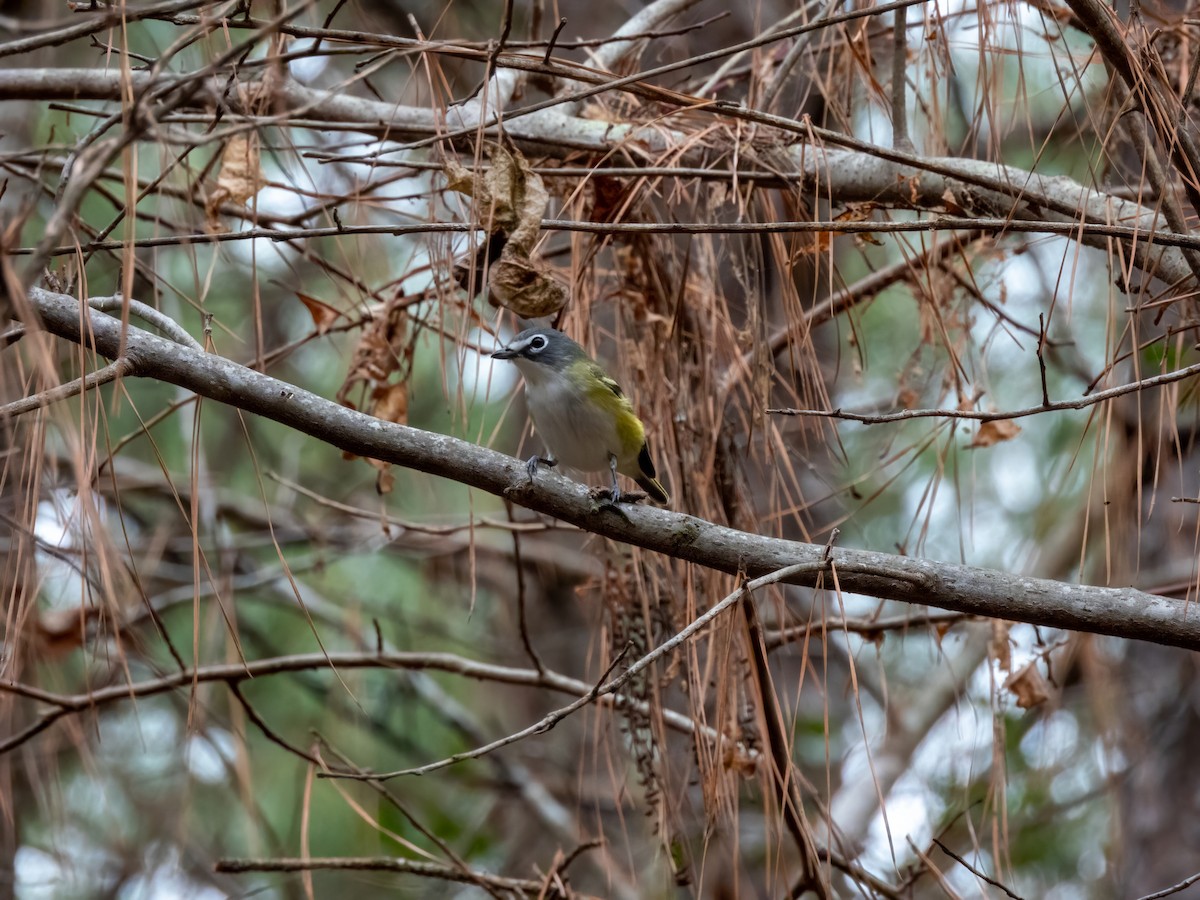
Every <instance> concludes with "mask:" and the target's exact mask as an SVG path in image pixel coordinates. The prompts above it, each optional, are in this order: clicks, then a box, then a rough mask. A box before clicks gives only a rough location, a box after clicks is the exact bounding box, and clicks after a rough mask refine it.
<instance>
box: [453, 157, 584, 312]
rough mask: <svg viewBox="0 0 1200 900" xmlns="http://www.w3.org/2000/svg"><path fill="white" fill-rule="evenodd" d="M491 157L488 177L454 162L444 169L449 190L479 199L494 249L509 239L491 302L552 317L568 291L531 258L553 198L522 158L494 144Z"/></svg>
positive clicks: (494, 273) (494, 270)
mask: <svg viewBox="0 0 1200 900" xmlns="http://www.w3.org/2000/svg"><path fill="white" fill-rule="evenodd" d="M488 155H489V157H490V158H491V166H490V167H489V168H488V169H487V170H486V171H484V172H471V171H470V170H468V169H466V168H465V167H463V166H462V165H460V164H459V163H458V162H457V161H455V160H453V159H451V160H447V162H446V167H445V169H446V183H447V186H448V187H449V188H450V189H451V190H454V191H458V192H459V193H461V194H466V195H467V196H469V197H473V198H474V200H475V205H476V207H477V209H478V210H479V213H480V217H481V218H482V219H483V222H484V227H485V228H486V229H487V231H488V235H489V247H490V248H494V244H495V237H496V235H498V234H499V235H503V236H505V237H506V239H507V240H506V241H505V242H504V245H503V246H504V249H503V251H502V252H501V253H500V256H499V260H498V261H496V262H495V263H494V265H492V266H491V268H490V271H489V276H490V277H489V281H488V286H489V288H490V293H489V299H490V300H491V302H493V303H495V304H497V305H500V306H503V307H505V308H507V309H510V310H512V311H513V312H515V313H516V314H517V315H519V316H521V317H523V318H527V319H535V318H539V317H542V316H549V315H552V314H553V313H556V312H558V311H559V310H560V309H562V308H563V307H564V306H565V305H566V303H567V298H568V294H567V289H566V287H565V286H564V285H563V284H562V283H561V282H559V281H558V280H557V279H556V278H554V276H553V268H552V267H551V266H549V265H547V264H546V263H543V262H539V261H538V260H535V259H534V258H533V257H532V253H533V247H534V244H535V243H536V242H537V238H538V234H540V232H541V228H542V216H543V215H544V214H545V212H546V206H547V205H548V204H549V202H550V195H549V193H548V192H547V191H546V186H545V184H544V183H543V182H542V179H541V177H540V176H539V175H538V174H537V173H536V172H534V171H533V169H532V168H531V167H530V165H529V162H528V161H527V160H526V159H525V157H524V156H522V155H521V154H519V153H510V152H509V151H508V150H506V149H505V148H503V147H500V146H497V145H490V146H489V148H488ZM489 259H495V255H494V252H493V253H489Z"/></svg>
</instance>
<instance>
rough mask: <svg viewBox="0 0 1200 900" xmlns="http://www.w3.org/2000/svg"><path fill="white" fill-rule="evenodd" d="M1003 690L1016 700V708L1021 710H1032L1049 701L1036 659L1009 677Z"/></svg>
mask: <svg viewBox="0 0 1200 900" xmlns="http://www.w3.org/2000/svg"><path fill="white" fill-rule="evenodd" d="M1004 688H1005V690H1008V691H1011V692H1012V695H1013V696H1014V697H1016V698H1017V706H1019V707H1020V708H1021V709H1033V708H1034V707H1035V706H1040V705H1041V704H1043V703H1045V702H1046V701H1047V700H1049V699H1050V689H1049V688H1048V687H1047V685H1046V679H1045V677H1043V675H1042V672H1041V669H1039V668H1038V665H1037V660H1036V659H1035V660H1032V661H1031V662H1030V663H1029V664H1028V665H1026V666H1024V667H1023V668H1021V669H1020V671H1017V672H1014V673H1013V674H1012V675H1010V676H1009V677H1008V680H1006V681H1005V682H1004Z"/></svg>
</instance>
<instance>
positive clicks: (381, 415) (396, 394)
mask: <svg viewBox="0 0 1200 900" xmlns="http://www.w3.org/2000/svg"><path fill="white" fill-rule="evenodd" d="M369 411H370V413H371V415H373V416H374V417H375V418H377V419H383V420H384V421H385V422H395V423H396V424H397V425H405V424H407V423H408V382H407V381H398V382H396V383H395V384H381V385H380V386H379V387H377V388H375V390H373V391H372V392H371V407H370V410H369Z"/></svg>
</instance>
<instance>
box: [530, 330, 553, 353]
mask: <svg viewBox="0 0 1200 900" xmlns="http://www.w3.org/2000/svg"><path fill="white" fill-rule="evenodd" d="M547 343H549V341H547V340H546V339H545V338H544V337H542V336H541V335H540V334H539V335H536V336H535V337H534V338H533V339H532V340H530V342H529V349H530V350H532V351H533V352H534V353H537V352H538V351H539V350H545V349H546V344H547Z"/></svg>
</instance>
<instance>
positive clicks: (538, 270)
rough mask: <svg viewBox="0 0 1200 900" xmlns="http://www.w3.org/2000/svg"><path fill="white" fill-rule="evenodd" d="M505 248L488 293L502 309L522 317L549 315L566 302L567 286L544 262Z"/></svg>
mask: <svg viewBox="0 0 1200 900" xmlns="http://www.w3.org/2000/svg"><path fill="white" fill-rule="evenodd" d="M511 247H512V244H511V243H509V244H508V246H506V247H505V248H504V252H503V253H502V254H501V255H500V261H499V262H497V263H496V264H495V265H494V266H493V267H492V270H491V278H490V279H489V284H490V285H491V289H492V293H491V296H492V297H493V298H494V300H495V302H497V303H499V304H500V305H501V306H503V307H504V308H505V309H511V310H512V311H513V312H515V313H516V314H517V315H519V316H521V317H522V318H525V319H540V318H542V317H543V316H552V315H554V313H556V312H558V311H559V310H560V309H562V308H563V307H564V306H566V305H567V298H568V293H567V286H566V285H565V284H563V283H562V282H560V281H559V280H558V279H556V278H555V277H554V270H553V268H552V267H551V266H549V265H547V264H546V263H543V262H540V261H539V260H535V259H531V258H530V257H528V256H522V255H521V254H519V253H514V252H512V251H511V249H510V248H511Z"/></svg>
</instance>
